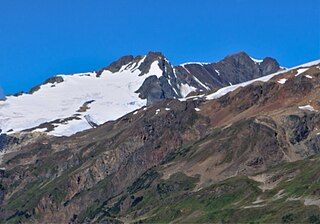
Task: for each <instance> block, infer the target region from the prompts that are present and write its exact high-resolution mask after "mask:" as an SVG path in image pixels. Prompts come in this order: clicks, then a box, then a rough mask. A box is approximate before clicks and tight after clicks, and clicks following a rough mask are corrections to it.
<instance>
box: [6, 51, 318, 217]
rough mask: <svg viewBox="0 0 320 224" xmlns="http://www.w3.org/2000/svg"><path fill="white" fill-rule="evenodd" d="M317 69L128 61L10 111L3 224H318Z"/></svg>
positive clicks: (246, 61) (241, 60)
mask: <svg viewBox="0 0 320 224" xmlns="http://www.w3.org/2000/svg"><path fill="white" fill-rule="evenodd" d="M319 96H320V60H317V61H314V62H310V63H307V64H303V65H299V66H296V67H293V68H290V69H285V68H282V67H280V66H279V64H278V62H277V61H276V60H275V59H272V58H269V57H266V58H265V59H263V60H257V59H253V58H251V57H249V56H248V55H247V54H246V53H243V52H240V53H237V54H234V55H230V56H227V57H225V58H224V59H223V60H221V61H219V62H215V63H185V64H181V65H178V66H173V65H172V64H171V63H170V62H169V60H168V59H166V58H165V57H164V56H163V54H161V53H157V52H150V53H149V54H147V55H146V56H137V57H133V56H125V57H122V58H120V59H119V60H118V61H116V62H113V63H112V64H110V65H109V66H107V67H105V68H102V69H99V70H97V71H94V72H90V73H81V74H73V75H58V76H56V77H52V78H50V79H48V80H47V81H46V82H45V83H43V84H41V85H39V86H37V87H35V88H33V89H32V90H31V91H30V92H29V93H23V94H18V95H16V96H7V99H6V100H5V101H3V102H0V115H1V116H0V128H1V130H2V134H1V135H0V152H1V154H0V220H1V222H2V223H319V222H320V166H319V164H320V112H319V111H320V98H319Z"/></svg>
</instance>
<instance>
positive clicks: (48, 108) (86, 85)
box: [0, 59, 161, 136]
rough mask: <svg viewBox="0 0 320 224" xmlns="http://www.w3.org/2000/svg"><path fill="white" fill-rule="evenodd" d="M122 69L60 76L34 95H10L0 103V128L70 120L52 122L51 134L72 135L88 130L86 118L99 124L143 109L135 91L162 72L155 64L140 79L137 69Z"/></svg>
mask: <svg viewBox="0 0 320 224" xmlns="http://www.w3.org/2000/svg"><path fill="white" fill-rule="evenodd" d="M142 61H143V59H142V60H141V61H140V62H138V63H141V62H142ZM125 67H126V66H123V68H122V69H120V71H119V72H115V73H112V72H110V71H108V70H105V71H103V72H102V75H101V76H100V77H99V78H98V77H96V73H83V74H74V75H59V76H60V77H62V78H63V80H64V81H63V82H61V83H47V84H45V85H41V87H40V89H39V90H38V91H36V92H34V93H33V94H23V95H21V96H18V97H15V96H9V97H7V100H6V101H3V102H0V128H1V129H2V131H3V132H8V133H14V132H19V131H22V130H25V129H29V128H33V127H37V126H38V125H40V124H43V123H45V122H50V121H54V120H56V119H66V118H71V119H68V120H67V121H63V122H62V123H60V122H59V121H58V122H55V124H54V126H55V127H54V129H53V130H52V131H51V132H50V134H53V135H57V136H59V135H71V134H74V133H76V132H78V131H81V130H85V129H88V128H91V125H90V124H89V123H88V117H89V118H90V120H92V121H93V122H95V123H97V124H101V123H104V122H106V121H109V120H114V119H117V118H119V117H121V116H123V115H125V114H126V113H129V112H131V111H133V110H135V109H138V108H140V107H142V106H145V105H146V100H144V99H141V98H139V97H138V95H139V94H138V93H135V91H136V90H137V89H138V88H139V87H140V86H141V85H142V83H143V82H144V80H145V79H146V78H147V77H149V76H150V75H154V74H157V75H159V76H161V73H160V74H159V72H161V70H160V69H159V68H157V65H156V64H154V65H153V66H152V68H151V69H150V72H149V73H148V74H144V75H142V76H139V74H140V71H139V69H131V68H132V67H134V66H133V65H132V66H131V67H127V68H125ZM81 107H82V109H81ZM85 116H86V117H87V119H86V117H85ZM46 130H47V128H40V129H37V130H36V131H46Z"/></svg>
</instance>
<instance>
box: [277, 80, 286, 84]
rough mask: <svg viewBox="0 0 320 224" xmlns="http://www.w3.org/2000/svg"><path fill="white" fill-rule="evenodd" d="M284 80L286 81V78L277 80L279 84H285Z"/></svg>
mask: <svg viewBox="0 0 320 224" xmlns="http://www.w3.org/2000/svg"><path fill="white" fill-rule="evenodd" d="M286 81H287V79H280V80H279V81H278V83H280V84H285V83H286Z"/></svg>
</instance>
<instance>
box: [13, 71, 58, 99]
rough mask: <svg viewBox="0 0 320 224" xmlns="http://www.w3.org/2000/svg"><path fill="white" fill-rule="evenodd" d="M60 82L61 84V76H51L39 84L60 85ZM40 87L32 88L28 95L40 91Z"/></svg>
mask: <svg viewBox="0 0 320 224" xmlns="http://www.w3.org/2000/svg"><path fill="white" fill-rule="evenodd" d="M61 82H63V78H62V77H61V76H52V77H50V78H48V79H47V80H46V81H45V82H44V83H43V84H41V85H45V84H48V83H52V84H54V83H61ZM41 85H37V86H35V87H33V88H32V89H30V91H29V92H28V94H33V93H34V92H37V91H38V90H39V89H40V87H41ZM17 96H19V95H17Z"/></svg>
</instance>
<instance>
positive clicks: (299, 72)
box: [295, 68, 309, 76]
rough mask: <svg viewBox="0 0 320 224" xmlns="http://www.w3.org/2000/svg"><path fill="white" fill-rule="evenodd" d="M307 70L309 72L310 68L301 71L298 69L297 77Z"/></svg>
mask: <svg viewBox="0 0 320 224" xmlns="http://www.w3.org/2000/svg"><path fill="white" fill-rule="evenodd" d="M307 70H309V68H300V69H298V71H297V74H295V76H298V75H300V74H302V73H304V72H305V71H307Z"/></svg>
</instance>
